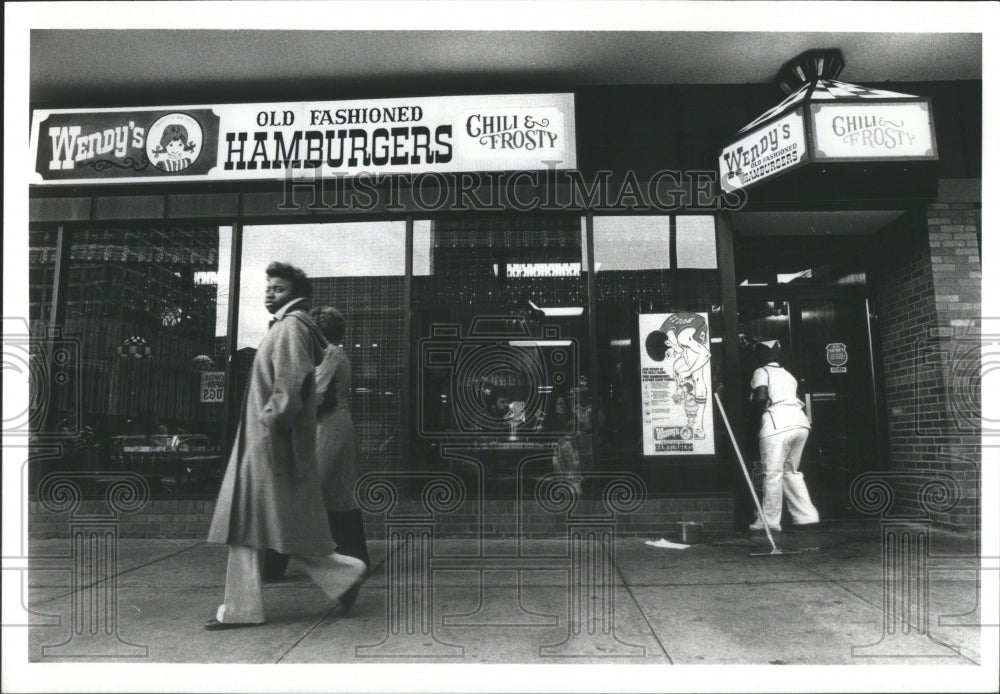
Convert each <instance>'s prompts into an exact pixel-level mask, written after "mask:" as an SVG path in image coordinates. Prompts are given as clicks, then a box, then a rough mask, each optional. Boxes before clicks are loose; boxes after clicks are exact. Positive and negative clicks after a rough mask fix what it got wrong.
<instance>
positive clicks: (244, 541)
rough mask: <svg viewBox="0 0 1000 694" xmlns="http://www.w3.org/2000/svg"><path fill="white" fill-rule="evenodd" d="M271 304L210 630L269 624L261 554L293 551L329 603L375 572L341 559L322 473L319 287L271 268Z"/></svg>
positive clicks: (226, 490) (221, 521)
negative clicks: (315, 314) (311, 302)
mask: <svg viewBox="0 0 1000 694" xmlns="http://www.w3.org/2000/svg"><path fill="white" fill-rule="evenodd" d="M267 277H268V281H267V290H266V292H265V297H264V305H265V307H266V308H267V310H268V311H269V312H270V313H271V314H273V316H274V318H273V319H272V321H271V326H270V327H269V329H268V332H267V334H266V335H265V336H264V339H263V340H261V343H260V346H259V347H258V350H257V354H256V356H255V357H254V361H253V365H252V366H251V369H250V377H249V378H250V381H249V384H248V387H247V392H246V400H245V402H244V405H243V408H242V411H241V413H240V423H239V429H238V431H237V435H236V443H235V445H234V446H233V451H232V454H231V455H230V458H229V464H228V466H227V468H226V473H225V476H224V478H223V481H222V487H221V489H220V491H219V499H218V501H217V502H216V505H215V513H214V515H213V518H212V525H211V528H210V530H209V535H208V541H209V542H218V543H224V544H227V545H229V563H228V566H227V570H226V595H225V601H224V602H223V604H222V605H220V606H219V609H218V611H217V612H216V617H215V619H212V620H210V621H209V622H208V623H207V624H206V625H205V628H206V629H209V630H218V629H230V628H233V627H234V626H246V625H249V624H260V623H262V622H263V621H264V605H263V589H262V583H261V561H262V558H261V555H262V554H263V551H264V550H265V549H273V550H276V551H278V552H283V553H286V554H289V555H291V556H292V558H294V559H295V560H296V561H298V562H299V563H300V564H301V565H302V568H303V569H304V570H305V572H306V573H307V574H308V575H309V577H310V578H311V579H312V580H313V581H315V582H316V583H317V584H318V585H319V587H320V588H321V589H322V590H323V592H325V593H326V594H327V595H328V596H329V597H331V598H333V599H340V598H342V596H343V595H344V593H346V592H348V591H350V590H351V589H352V588H354V587H355V586H356V585H357V584H358V583H359V582H360V580H361V577H362V576H363V575H364V572H365V565H364V563H363V562H361V561H359V560H358V559H355V558H353V557H347V556H343V555H341V554H339V553H336V552H334V549H335V548H336V545H335V544H334V542H333V541H332V540H331V538H330V533H329V529H328V522H327V518H326V513H325V508H324V504H323V495H322V493H321V491H320V485H319V477H318V473H317V469H316V447H315V446H316V381H315V367H316V365H317V364H318V363H319V362H320V360H321V358H322V355H323V350H324V349H325V347H326V340H325V339H324V338H323V336H322V334H321V333H320V332H319V329H318V328H317V327H316V324H315V323H314V322H313V321H312V320H311V319H310V318H309V316H308V315H307V313H306V311H305V309H306V306H305V300H306V299H307V298H308V297H309V296H310V295H311V294H312V287H311V285H310V283H309V280H308V279H307V278H306V276H305V273H303V272H302V271H301V270H299V269H298V268H295V267H292V266H290V265H285V264H283V263H271V265H269V266H268V268H267Z"/></svg>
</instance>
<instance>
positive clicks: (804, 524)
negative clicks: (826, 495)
mask: <svg viewBox="0 0 1000 694" xmlns="http://www.w3.org/2000/svg"><path fill="white" fill-rule="evenodd" d="M817 525H819V518H817V519H816V520H809V521H803V522H802V523H799V522H798V521H794V520H793V521H792V527H793V528H812V527H815V526H817Z"/></svg>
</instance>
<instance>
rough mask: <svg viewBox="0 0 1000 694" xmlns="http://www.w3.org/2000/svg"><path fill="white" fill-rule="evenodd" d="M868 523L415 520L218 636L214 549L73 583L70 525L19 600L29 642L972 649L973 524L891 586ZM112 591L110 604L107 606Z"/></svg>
mask: <svg viewBox="0 0 1000 694" xmlns="http://www.w3.org/2000/svg"><path fill="white" fill-rule="evenodd" d="M882 532H883V531H882V528H881V526H880V525H879V524H878V523H877V522H875V523H873V522H865V523H862V522H849V523H846V522H845V523H826V524H823V525H822V526H820V527H818V528H816V529H813V530H808V531H795V532H789V531H786V532H785V533H783V534H781V535H779V536H777V538H776V539H777V540H778V543H779V546H781V547H783V548H785V549H800V550H803V551H802V553H800V554H789V555H784V556H767V557H751V556H748V553H749V552H750V551H751V550H769V549H770V546H769V545H768V544H767V540H766V538H765V537H763V536H759V537H758V536H756V535H754V536H749V535H747V536H742V537H735V538H732V539H727V540H724V541H718V542H714V543H711V544H702V545H694V546H691V547H690V548H688V549H683V550H677V549H663V548H657V547H653V546H650V545H646V544H644V540H645V539H651V540H655V539H658V538H656V537H651V538H619V539H617V540H615V542H614V543H613V545H610V546H608V545H607V544H606V545H605V546H606V547H607V549H608V550H609V551H606V552H601V551H599V550H600V546H601V539H600V538H599V537H584V538H583V540H582V541H583V543H584V544H582V545H579V546H577V549H578V550H580V551H578V552H572V551H570V550H571V549H572V548H573V547H572V546H571V545H570V543H569V542H568V541H567V540H566V539H565V538H563V539H554V540H530V541H528V540H525V541H523V542H521V543H520V544H519V543H518V541H517V540H485V541H483V542H482V543H478V542H476V541H470V540H436V541H435V542H434V544H433V551H432V552H429V551H427V552H420V551H418V550H419V548H420V547H421V546H426V545H421V542H422V540H423V539H426V538H421V537H420V536H419V535H416V536H413V537H410V538H408V540H411V541H403V542H400V543H393V544H389V543H387V542H385V541H377V542H372V543H371V550H372V555H373V559H374V562H375V564H374V567H373V572H372V576H371V578H370V579H369V580H368V581H367V583H366V584H365V587H364V588H363V589H362V592H361V596H360V598H359V600H358V602H357V603H356V604H355V605H354V606H353V607H352V608H351V609H350V610H348V611H346V612H344V611H342V610H340V609H339V608H337V607H336V606H335V605H334V603H332V602H331V601H329V600H328V599H326V598H325V596H324V595H323V594H322V593H321V592H320V590H319V589H318V588H316V587H315V586H314V585H312V584H311V583H310V582H309V581H308V580H307V579H306V578H305V577H304V576H303V575H302V574H296V573H293V574H291V575H290V576H289V577H288V578H287V579H286V580H285V581H284V582H282V583H279V584H273V585H269V586H268V587H267V588H266V591H265V605H266V610H267V614H268V618H269V621H268V623H267V624H265V625H261V626H256V627H252V628H244V629H236V630H230V631H223V632H207V631H204V630H203V629H202V625H203V624H204V622H205V621H206V620H207V619H209V618H210V617H212V616H214V613H215V608H216V606H217V605H218V604H219V602H220V601H221V600H222V596H223V585H224V580H225V567H226V548H225V547H223V546H218V545H208V544H205V543H203V542H197V541H190V540H183V541H175V540H169V539H162V540H120V541H118V542H117V572H113V573H114V575H113V577H112V578H111V579H110V580H104V581H97V582H96V583H95V582H92V581H91V585H89V586H88V585H86V583H87V581H84V582H83V583H79V584H78V585H74V582H73V572H72V571H70V567H71V566H72V559H71V555H70V543H69V541H68V540H44V541H37V542H34V543H32V546H31V556H32V559H31V566H32V570H31V571H30V572H29V576H28V581H27V588H26V590H27V592H28V595H27V596H26V598H27V599H26V600H25V602H26V603H28V604H29V606H30V609H31V611H32V615H31V617H30V623H31V624H32V626H31V627H30V633H29V657H30V659H31V660H32V661H34V662H59V661H80V660H81V659H82V656H88V657H87V658H86V660H87V661H90V662H92V661H95V660H96V661H99V662H100V661H103V662H109V661H110V662H160V663H372V664H377V663H380V662H400V663H419V662H425V661H431V662H448V663H451V662H455V663H553V664H559V663H567V662H574V663H577V662H593V663H602V662H607V663H612V662H613V663H659V664H709V663H736V664H748V665H749V664H768V663H770V664H859V665H862V664H877V665H885V664H888V663H891V664H894V665H898V664H935V665H970V664H978V663H980V660H981V658H980V641H979V629H978V627H976V626H975V625H978V624H979V623H980V619H979V605H980V601H979V599H978V598H979V596H978V590H979V583H978V567H979V559H978V557H977V554H978V548H977V545H976V538H975V537H972V536H966V535H956V534H953V533H947V532H940V531H931V532H930V543H929V551H928V552H927V554H926V571H925V572H921V571H919V568H916V569H913V570H912V571H911V570H910V569H909V568H907V569H903V568H899V571H901V572H903V573H901V574H899V575H898V578H899V580H898V581H897V582H896V584H895V585H896V586H897V587H898V588H899V590H896V589H893V590H890V591H888V592H884V591H883V571H884V570H883V550H882V548H883V541H882ZM904 544H905V543H904ZM588 548H589V551H588ZM595 550H597V551H595ZM90 556H91V558H93V557H94V556H96V555H90ZM104 556H107V557H110V556H112V555H110V554H105V555H104ZM892 556H902V555H890V561H889V563H888V565H889V567H890V568H889V569H888V570H889V572H890V577H892V576H896V575H897V574H894V573H892V572H893V571H895V570H896V569H894V568H892V567H897V568H898V567H902V566H903V564H900V563H898V562H895V560H893V559H892ZM88 561H90V560H88ZM80 565H81V566H91V565H92V564H87V563H86V562H84V563H83V564H80ZM907 566H908V567H919V563H913V562H912V561H911V562H910V563H909V564H907ZM88 570H89V569H88ZM93 577H94V578H100V577H101V574H100V573H99V572H98V573H97V574H93ZM904 588H908V589H909V594H910V598H911V604H910V607H911V611H910V612H909V614H908V615H907V616H908V621H909V624H906V623H904V622H903V621H901V620H898V621H897V620H894V619H893V618H892V614H893V612H892V611H891V610H890V611H889V612H887V611H886V609H885V607H884V606H885V605H887V604H888V605H892V604H893V602H892V600H893V599H894V598H895V596H896V595H903V594H904V591H903V589H904ZM924 600H926V601H927V603H926V604H927V609H925V610H924V609H921V605H922V602H923V601H924ZM902 603H903V601H902V600H901V601H898V602H896V603H895V604H896V605H897V606H902ZM115 606H116V607H117V617H115V614H114V612H113V611H105V607H115ZM903 612H904V610H902V609H901V608H900V614H901V615H902V613H903ZM106 632H107V633H106Z"/></svg>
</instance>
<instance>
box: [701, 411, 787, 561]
mask: <svg viewBox="0 0 1000 694" xmlns="http://www.w3.org/2000/svg"><path fill="white" fill-rule="evenodd" d="M715 402H716V404H718V406H719V413H720V414H721V415H722V421H723V422H724V423H725V425H726V431H728V432H729V440H730V441H732V442H733V450H735V451H736V459H737V460H739V461H740V469H741V470H742V471H743V476H744V477H745V478H746V480H747V486H748V487H750V495H751V496H752V497H753V503H754V505H755V506H756V507H757V513H759V514H760V515H759V516H758V517H759V518H760V522H761V523H763V525H764V532H766V533H767V539H768V541H769V542H770V543H771V548H772V549H777V548H778V546H777V545H776V544H774V537H772V536H771V528H769V527H768V525H767V521H766V520H765V519H764V509H763V508H761V505H760V499H758V498H757V490H756V489H754V486H753V480H752V479H751V478H750V471H749V470H747V465H746V463H745V462H743V454H742V453H741V452H740V447H739V445H738V444H737V443H736V435H735V434H733V428H732V427H731V426H730V425H729V417H727V416H726V408H725V407H723V406H722V398H720V397H719V394H718V393H716V394H715Z"/></svg>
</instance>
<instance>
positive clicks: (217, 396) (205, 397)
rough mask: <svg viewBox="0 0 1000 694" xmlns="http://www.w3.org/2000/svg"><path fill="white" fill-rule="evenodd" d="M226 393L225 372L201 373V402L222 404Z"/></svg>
mask: <svg viewBox="0 0 1000 694" xmlns="http://www.w3.org/2000/svg"><path fill="white" fill-rule="evenodd" d="M225 391H226V372H225V371H202V372H201V396H200V397H199V401H200V402H222V401H223V399H224V397H225Z"/></svg>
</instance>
